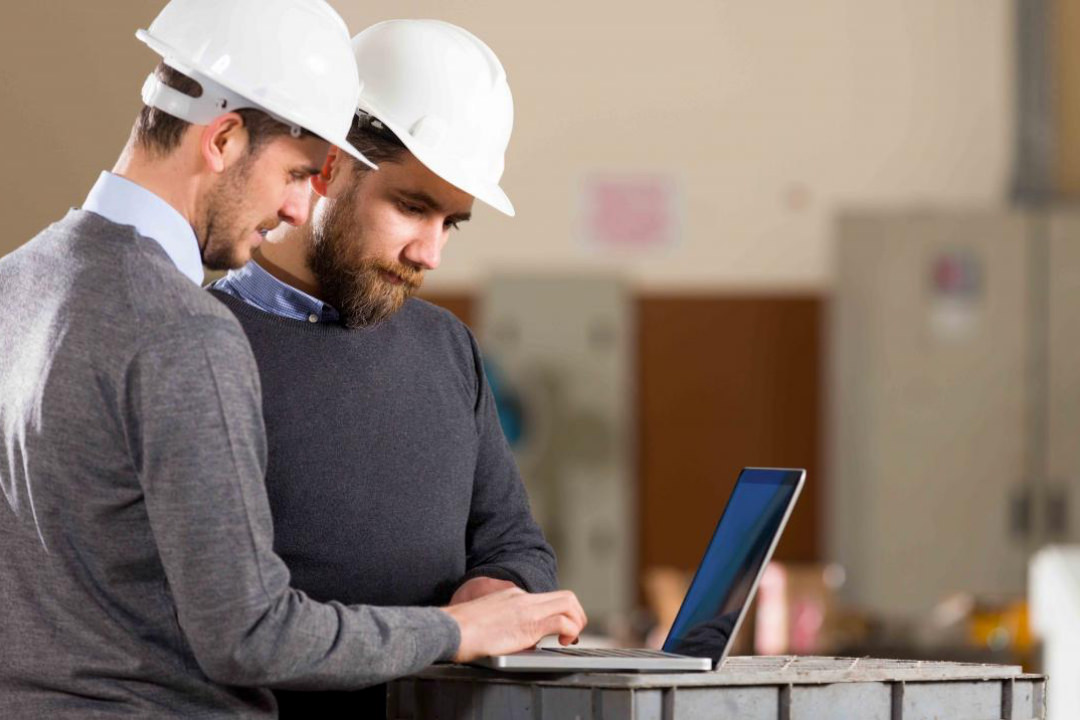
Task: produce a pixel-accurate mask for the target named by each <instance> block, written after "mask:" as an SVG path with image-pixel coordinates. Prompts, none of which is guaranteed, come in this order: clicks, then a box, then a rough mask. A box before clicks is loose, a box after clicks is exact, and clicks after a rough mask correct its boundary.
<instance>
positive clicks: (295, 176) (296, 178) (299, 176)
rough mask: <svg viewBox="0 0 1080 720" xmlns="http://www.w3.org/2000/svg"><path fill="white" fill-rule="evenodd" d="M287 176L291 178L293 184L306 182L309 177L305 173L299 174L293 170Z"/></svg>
mask: <svg viewBox="0 0 1080 720" xmlns="http://www.w3.org/2000/svg"><path fill="white" fill-rule="evenodd" d="M289 175H290V176H291V177H292V179H293V181H294V182H299V181H301V180H307V179H308V178H309V177H311V176H310V175H308V174H307V173H306V172H301V171H299V170H294V171H293V172H291V173H289Z"/></svg>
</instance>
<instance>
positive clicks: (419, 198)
mask: <svg viewBox="0 0 1080 720" xmlns="http://www.w3.org/2000/svg"><path fill="white" fill-rule="evenodd" d="M401 196H402V197H404V198H406V199H408V200H411V201H413V202H415V203H418V204H420V205H425V206H427V207H428V208H430V209H431V210H434V211H435V212H443V207H442V205H440V204H439V201H438V200H436V199H435V198H433V197H431V196H430V195H428V194H427V193H426V192H424V191H423V190H402V191H401ZM471 217H472V213H471V212H463V213H454V214H453V215H449V216H447V219H448V220H450V221H451V222H468V220H469V219H470V218H471Z"/></svg>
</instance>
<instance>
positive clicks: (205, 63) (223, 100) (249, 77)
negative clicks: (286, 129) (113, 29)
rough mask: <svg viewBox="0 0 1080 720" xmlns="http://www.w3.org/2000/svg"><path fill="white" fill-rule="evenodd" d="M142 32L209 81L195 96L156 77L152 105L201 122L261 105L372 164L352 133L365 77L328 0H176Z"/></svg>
mask: <svg viewBox="0 0 1080 720" xmlns="http://www.w3.org/2000/svg"><path fill="white" fill-rule="evenodd" d="M135 36H136V37H137V38H139V39H140V40H142V41H143V42H144V43H146V44H147V45H149V46H150V48H151V49H153V50H154V51H155V52H156V53H158V54H159V55H161V56H162V58H163V59H164V61H165V64H166V65H168V66H170V67H172V68H173V69H175V70H177V71H179V72H181V73H183V74H184V75H187V76H188V77H190V78H191V79H193V80H195V81H197V82H199V84H201V85H202V88H203V94H202V96H201V97H199V98H193V97H190V96H188V95H185V94H184V93H181V92H179V91H177V90H175V89H173V88H170V87H168V86H167V85H165V84H164V83H162V82H161V81H160V80H159V79H158V78H157V77H156V76H155V75H154V74H151V75H150V77H148V78H147V79H146V84H145V85H143V91H142V97H143V102H144V103H146V104H147V105H149V106H151V107H155V108H157V109H159V110H162V111H163V112H166V113H168V114H170V115H173V116H175V117H178V118H180V119H181V120H186V121H188V122H190V123H194V124H196V125H206V124H208V123H210V122H211V121H213V119H214V118H216V117H218V116H219V115H222V114H224V113H226V112H232V111H234V110H240V109H243V108H257V109H259V110H262V111H264V112H266V113H267V114H269V115H271V116H272V117H274V118H276V119H278V120H280V121H281V122H283V123H285V124H287V125H291V126H292V127H293V134H294V135H298V134H299V131H300V129H301V128H303V129H305V130H308V131H310V132H312V133H314V134H315V135H318V136H319V137H321V138H322V139H324V140H327V141H329V142H331V143H333V144H334V145H337V146H338V147H340V148H342V149H343V150H345V151H346V152H347V153H349V154H350V155H352V156H353V157H355V158H357V159H358V160H361V161H362V162H365V163H367V164H368V165H371V167H375V165H374V164H372V163H371V162H370V161H369V160H368V159H367V158H365V157H364V156H363V155H362V154H361V153H360V151H359V150H357V149H356V148H354V147H353V146H352V145H350V144H349V143H348V142H347V141H346V140H345V138H346V136H347V135H348V131H349V128H350V127H351V125H352V118H353V113H354V112H355V110H356V103H357V97H358V96H359V92H360V84H359V79H358V78H357V74H356V65H355V63H353V61H352V54H351V51H350V47H349V30H348V28H347V27H346V26H345V22H344V21H343V20H342V19H341V17H340V16H339V15H338V14H337V13H336V12H335V11H334V9H333V8H331V7H330V6H329V5H327V4H326V2H324V0H171V1H170V2H169V4H168V5H166V6H165V9H163V10H162V11H161V14H159V15H158V16H157V18H156V19H155V20H154V22H153V23H151V25H150V28H149V29H148V30H139V31H138V32H136V33H135Z"/></svg>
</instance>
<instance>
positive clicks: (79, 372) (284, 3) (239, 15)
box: [0, 0, 584, 718]
mask: <svg viewBox="0 0 1080 720" xmlns="http://www.w3.org/2000/svg"><path fill="white" fill-rule="evenodd" d="M138 36H139V37H140V39H142V40H143V41H144V42H146V43H147V44H148V45H149V46H150V47H151V48H152V49H154V50H155V51H156V52H158V53H159V54H161V55H162V56H163V63H162V64H161V65H159V66H158V68H157V70H156V71H155V73H154V75H152V76H151V77H150V78H148V79H147V82H146V84H145V85H144V87H143V100H144V102H145V103H146V107H144V108H143V109H142V111H141V112H140V114H139V116H138V118H137V120H136V123H135V126H134V128H133V130H132V134H131V138H130V140H129V142H128V145H127V146H126V147H125V148H124V151H123V153H122V155H121V157H120V159H119V160H118V161H117V163H116V166H115V167H114V169H113V172H112V173H102V175H101V177H100V178H99V180H98V182H97V184H96V185H95V186H94V188H93V189H92V190H91V192H90V194H89V196H88V197H87V199H86V202H85V204H84V206H83V208H82V209H79V210H72V211H71V212H69V213H68V215H67V216H66V217H65V218H64V219H63V220H61V221H59V222H57V223H55V224H53V225H52V226H50V227H49V228H47V229H45V230H44V231H43V232H42V233H40V234H39V235H38V236H37V237H36V238H34V239H33V240H31V241H30V242H29V243H27V244H26V245H25V246H23V247H22V248H20V249H19V250H16V251H15V252H13V253H11V254H10V255H9V256H7V257H6V258H4V259H3V260H0V318H2V320H0V323H2V328H0V335H2V336H3V338H4V342H3V343H2V344H0V458H2V459H3V460H4V462H3V463H2V464H0V490H3V494H4V500H5V501H6V502H0V538H2V541H0V599H2V601H3V613H2V615H0V717H3V718H68V717H70V718H90V717H94V718H99V717H114V716H115V717H133V716H138V717H154V718H166V717H178V718H179V717H182V718H189V717H200V718H225V717H228V718H241V717H242V718H263V717H265V718H272V717H275V715H276V707H275V702H274V699H273V696H272V694H271V693H270V692H269V691H267V690H265V689H261V688H262V687H265V686H285V687H294V688H304V687H308V688H317V689H324V688H357V687H362V686H364V685H366V684H371V683H374V682H383V681H385V680H386V679H388V678H390V677H394V676H396V675H399V674H403V673H409V672H413V671H415V670H418V669H420V668H422V667H424V666H425V665H427V664H429V663H431V662H433V661H435V660H438V659H446V660H449V659H451V658H454V659H458V660H469V659H470V658H472V657H476V656H477V655H480V654H487V653H493V652H500V651H513V650H516V649H520V648H522V647H526V646H528V645H530V644H532V643H534V642H535V641H536V640H537V639H538V638H539V637H540V636H542V635H544V634H548V633H560V634H561V635H562V640H563V641H564V642H570V641H571V640H572V639H573V638H574V637H575V636H576V635H577V633H578V632H579V631H580V628H581V625H582V624H583V622H584V617H583V615H582V614H581V612H580V608H579V607H578V606H577V603H576V600H574V599H573V597H572V596H571V595H569V594H568V593H567V594H550V595H527V594H525V593H524V592H521V591H515V592H509V591H508V592H505V593H499V594H496V595H491V596H488V597H485V598H482V599H480V600H477V601H475V602H472V603H466V604H464V605H459V606H456V607H454V608H447V609H437V608H430V607H411V608H371V607H358V606H346V605H343V604H341V603H333V604H322V603H317V602H313V601H312V600H311V599H310V598H308V597H307V596H305V595H304V594H303V593H301V592H299V591H297V590H295V589H292V588H290V587H289V573H288V570H287V569H286V566H285V565H284V564H283V563H282V561H281V559H280V558H279V557H278V556H276V555H275V554H274V552H273V550H272V544H273V530H272V525H271V519H270V511H269V506H268V503H267V498H266V494H265V488H264V485H263V482H264V471H265V455H266V453H265V449H266V445H265V440H266V438H265V435H264V431H263V426H262V412H261V410H262V409H261V405H260V390H259V384H258V376H257V374H256V373H257V369H256V366H255V361H254V358H253V357H252V355H251V350H250V347H249V346H248V344H247V341H246V339H245V337H244V333H243V331H242V329H241V328H240V326H239V325H238V324H237V322H236V319H235V318H234V317H233V316H232V314H231V313H229V312H228V310H226V309H225V308H224V307H222V306H221V304H220V303H218V302H217V301H215V300H214V299H213V298H212V297H210V296H209V295H208V294H207V293H205V292H203V291H202V290H201V289H200V287H199V285H200V283H201V280H202V264H203V263H205V264H206V265H209V266H211V267H218V268H227V267H236V266H239V265H241V264H243V263H244V262H246V261H247V260H248V259H249V257H250V254H251V250H252V248H253V247H256V246H257V245H258V244H259V242H260V240H261V236H262V235H263V234H264V233H266V232H268V231H269V230H271V229H273V228H274V227H275V226H277V225H278V224H279V223H285V224H289V225H300V224H302V223H304V222H305V221H306V220H307V218H308V213H309V203H308V193H309V190H308V180H309V178H310V177H311V176H312V175H313V174H318V173H319V171H320V168H321V167H322V166H323V164H324V162H325V160H326V158H327V153H328V149H329V147H330V145H329V143H330V142H333V143H334V144H335V145H337V146H338V147H339V148H344V149H345V151H346V152H348V153H349V154H350V155H351V156H353V157H354V158H356V159H357V160H358V161H362V156H361V155H360V153H359V152H358V151H357V150H355V149H354V148H352V147H351V146H350V145H349V144H348V142H347V141H346V138H345V135H346V132H347V130H348V129H349V126H350V121H351V119H352V117H353V115H354V111H355V106H356V102H357V98H358V93H359V81H358V78H357V75H356V70H355V65H354V62H353V57H352V53H351V50H350V46H349V38H348V34H347V32H346V31H345V30H344V24H343V22H342V21H341V19H340V18H339V17H338V16H337V15H336V14H335V13H334V12H333V10H332V9H331V8H330V7H329V6H328V5H326V4H325V3H323V2H321V1H317V0H215V1H214V2H206V1H205V0H172V2H170V3H169V5H168V6H167V7H166V8H165V9H164V10H163V11H162V13H161V14H160V15H159V16H158V18H157V20H155V22H154V23H153V24H152V25H151V26H150V29H149V30H148V31H140V32H139V34H138ZM252 98H258V101H255V100H253V99H252Z"/></svg>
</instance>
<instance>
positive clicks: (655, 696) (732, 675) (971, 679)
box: [388, 657, 1046, 720]
mask: <svg viewBox="0 0 1080 720" xmlns="http://www.w3.org/2000/svg"><path fill="white" fill-rule="evenodd" d="M1045 692H1046V679H1045V678H1044V677H1042V676H1040V675H1025V674H1023V672H1022V670H1021V669H1020V668H1019V667H1015V666H1008V665H972V664H964V663H944V662H920V661H908V660H878V659H872V658H829V657H733V658H729V659H728V660H727V661H726V662H725V663H724V666H723V667H722V668H721V669H720V670H719V671H717V672H711V673H683V674H644V673H641V674H638V673H625V674H606V673H578V674H571V675H532V674H530V675H513V674H508V673H498V672H494V671H489V670H482V669H479V668H469V667H462V666H439V667H434V668H430V669H428V670H427V671H425V672H423V673H420V674H419V675H415V676H413V677H410V678H405V679H402V680H398V681H397V682H395V683H393V684H391V686H390V696H389V697H390V704H389V712H388V718H389V719H390V720H616V719H617V720H698V719H705V718H708V719H709V720H727V719H730V720H864V719H865V720H946V719H948V720H1043V719H1044V718H1045V717H1046V702H1045Z"/></svg>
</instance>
